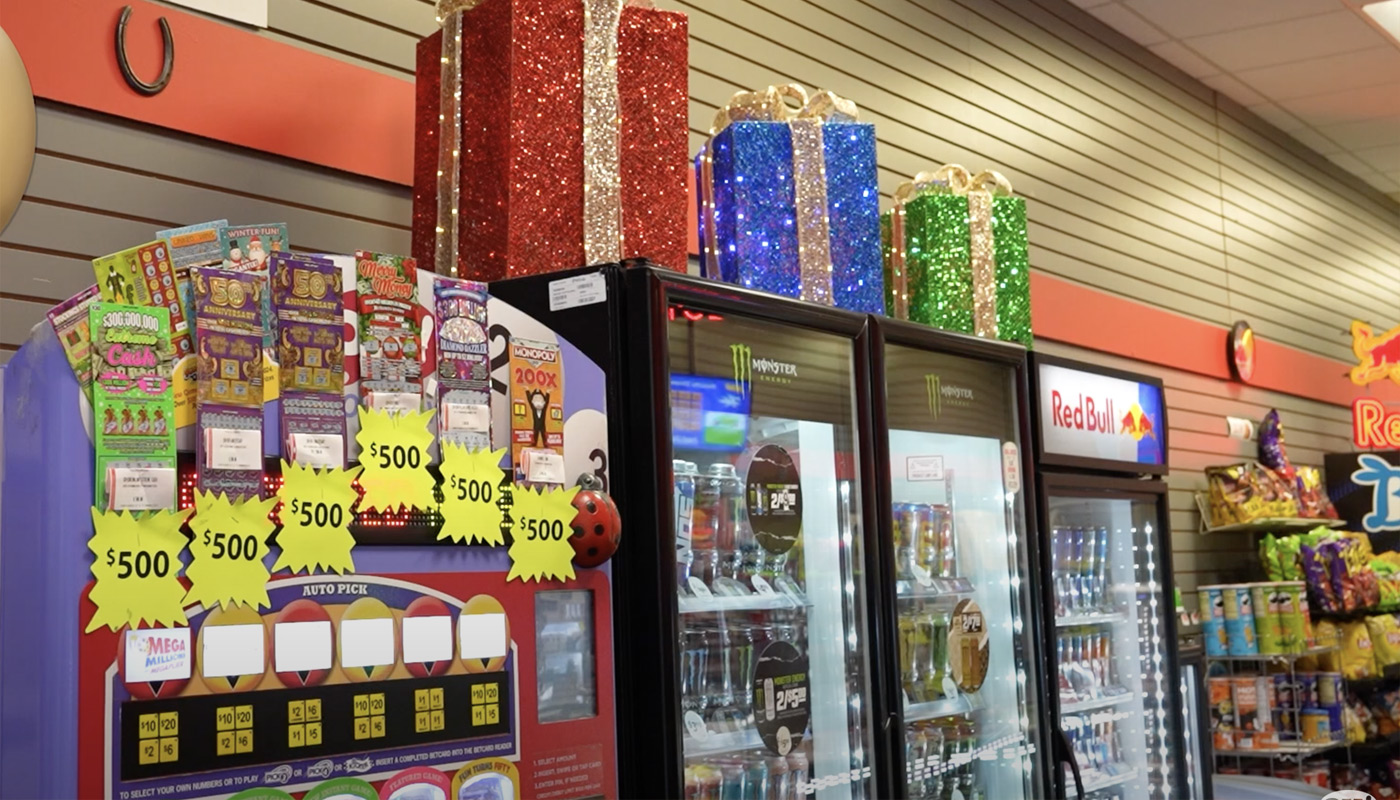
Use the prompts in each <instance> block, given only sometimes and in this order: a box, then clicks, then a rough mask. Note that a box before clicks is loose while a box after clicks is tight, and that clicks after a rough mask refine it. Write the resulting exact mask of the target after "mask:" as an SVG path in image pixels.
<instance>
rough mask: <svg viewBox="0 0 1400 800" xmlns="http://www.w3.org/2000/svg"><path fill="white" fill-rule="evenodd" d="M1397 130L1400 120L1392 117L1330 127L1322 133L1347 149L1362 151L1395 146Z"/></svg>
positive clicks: (1399, 126)
mask: <svg viewBox="0 0 1400 800" xmlns="http://www.w3.org/2000/svg"><path fill="white" fill-rule="evenodd" d="M1397 130H1400V118H1394V117H1392V118H1387V119H1367V120H1361V121H1359V122H1348V123H1344V124H1341V125H1329V126H1327V127H1326V128H1323V129H1321V133H1323V134H1325V135H1326V136H1327V138H1328V139H1331V140H1332V141H1334V142H1337V143H1338V144H1339V145H1341V146H1342V147H1344V148H1346V149H1349V150H1361V149H1364V148H1367V147H1382V146H1384V145H1388V144H1394V143H1395V132H1396V131H1397Z"/></svg>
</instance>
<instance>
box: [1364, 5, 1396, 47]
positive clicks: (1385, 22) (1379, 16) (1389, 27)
mask: <svg viewBox="0 0 1400 800" xmlns="http://www.w3.org/2000/svg"><path fill="white" fill-rule="evenodd" d="M1361 10H1362V11H1365V12H1366V13H1367V14H1369V15H1371V19H1373V20H1375V21H1376V24H1377V25H1379V26H1381V27H1382V28H1384V29H1385V32H1386V33H1388V34H1390V35H1391V36H1392V37H1394V39H1395V41H1396V42H1400V0H1381V2H1379V3H1368V4H1366V5H1364V6H1362V7H1361Z"/></svg>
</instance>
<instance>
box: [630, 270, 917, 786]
mask: <svg viewBox="0 0 1400 800" xmlns="http://www.w3.org/2000/svg"><path fill="white" fill-rule="evenodd" d="M612 274H613V276H614V278H615V279H616V290H615V291H617V296H616V297H613V298H610V300H609V306H610V307H612V308H613V310H614V311H615V312H617V311H621V312H623V315H622V317H621V318H620V319H618V320H617V323H618V324H617V325H616V326H615V328H614V330H615V332H616V335H617V337H618V338H617V351H618V352H619V353H620V354H623V355H624V356H625V357H624V358H623V359H621V361H622V362H623V365H622V367H621V368H620V370H619V374H618V375H617V381H616V383H617V385H619V386H622V387H625V392H626V394H625V397H622V398H619V400H620V402H621V404H622V407H623V408H624V413H623V415H622V416H623V418H624V419H623V429H622V430H617V431H614V433H613V441H614V443H615V446H614V447H613V454H614V462H613V465H612V474H613V480H614V484H615V489H614V493H615V496H616V495H617V494H618V493H619V492H620V493H621V494H622V495H623V496H624V497H625V502H624V503H623V505H622V513H623V520H624V523H623V524H624V527H625V531H626V532H625V534H624V538H623V545H622V548H621V550H620V551H619V554H618V556H617V557H616V558H615V559H614V567H615V572H614V580H615V585H616V589H615V590H616V591H617V592H618V596H619V598H620V599H619V601H618V603H617V608H618V612H617V614H616V615H615V617H614V623H615V629H616V630H615V633H616V641H617V643H618V644H617V646H618V658H617V661H618V672H617V675H618V678H617V680H618V686H617V697H618V701H617V715H618V719H619V721H620V726H621V731H620V736H621V747H620V752H621V756H620V759H621V763H620V764H619V774H620V776H621V782H622V796H623V797H630V798H658V797H669V798H682V797H684V798H695V799H696V800H728V799H729V798H736V799H737V798H744V799H745V800H749V799H752V800H796V799H797V798H804V797H816V798H818V799H819V800H850V799H853V798H876V797H890V796H892V793H893V791H894V789H893V786H894V784H893V781H894V772H893V769H892V768H891V767H890V766H889V765H888V764H886V763H882V759H884V760H888V759H889V747H888V745H887V743H885V742H883V741H882V737H883V736H885V735H886V733H885V732H886V731H887V730H888V726H887V725H886V721H887V720H886V717H887V715H888V714H889V713H890V711H889V710H888V709H886V708H884V707H883V703H882V702H881V700H880V698H879V697H878V696H877V695H875V694H874V693H873V691H872V687H874V686H876V685H879V683H880V682H879V681H878V680H877V678H876V675H877V673H879V672H880V671H881V670H882V669H883V668H884V667H883V665H882V664H881V663H880V661H879V658H880V655H881V653H882V651H883V649H884V648H883V647H882V642H881V641H880V638H879V636H880V632H881V630H882V629H883V626H882V625H881V624H880V623H879V620H878V617H879V613H880V612H879V605H878V603H874V602H872V598H878V597H880V595H881V592H882V586H881V584H880V577H881V576H880V572H879V570H878V568H877V567H878V563H879V561H878V559H879V556H878V554H879V548H878V546H877V545H875V544H873V542H874V539H873V531H874V530H875V528H876V524H877V523H876V515H875V508H874V506H873V504H872V503H871V502H869V500H868V498H871V497H873V496H874V491H875V490H874V470H873V448H872V435H871V423H870V419H871V417H870V410H869V406H870V397H869V386H870V381H869V364H868V353H869V349H868V342H867V337H868V324H869V323H868V318H867V317H866V316H864V315H860V314H853V313H847V312H842V311H837V310H833V309H829V308H825V307H822V306H814V305H811V304H806V303H800V302H795V301H790V300H787V299H784V298H780V297H774V296H771V295H763V294H758V293H754V292H748V291H745V290H743V289H741V288H738V287H734V286H729V285H722V284H714V283H710V282H706V281H701V280H696V279H691V278H688V277H686V276H683V275H677V274H675V273H670V272H665V271H660V270H654V269H650V268H642V269H628V270H614V271H613V273H612ZM618 444H621V447H620V448H619V447H618V446H616V445H618ZM619 456H620V457H621V458H622V459H623V460H624V461H623V462H622V463H619V461H618V460H617V459H618V457H619ZM622 476H625V478H623V477H622ZM623 480H625V482H626V485H625V487H624V486H621V485H620V483H621V481H623Z"/></svg>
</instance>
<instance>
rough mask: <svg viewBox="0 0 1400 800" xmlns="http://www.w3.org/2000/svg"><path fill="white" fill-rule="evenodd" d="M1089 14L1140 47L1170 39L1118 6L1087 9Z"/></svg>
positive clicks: (1145, 21)
mask: <svg viewBox="0 0 1400 800" xmlns="http://www.w3.org/2000/svg"><path fill="white" fill-rule="evenodd" d="M1089 13H1090V14H1093V15H1094V16H1096V17H1098V18H1099V19H1101V20H1103V21H1104V22H1106V23H1108V24H1109V25H1110V26H1112V27H1113V28H1114V29H1115V30H1117V31H1118V32H1119V33H1121V34H1123V35H1124V36H1127V37H1128V38H1129V39H1132V40H1133V41H1135V42H1137V43H1138V44H1141V45H1154V44H1160V43H1162V42H1165V41H1166V40H1167V39H1169V38H1171V37H1169V36H1167V35H1166V34H1165V33H1162V32H1161V31H1159V30H1157V29H1156V28H1154V27H1152V25H1151V24H1150V23H1149V22H1148V21H1147V20H1145V19H1143V18H1142V17H1139V16H1138V15H1137V14H1134V13H1133V12H1132V11H1130V10H1128V9H1127V8H1125V7H1124V6H1120V5H1118V4H1116V3H1115V4H1113V5H1107V6H1099V7H1097V8H1091V9H1089Z"/></svg>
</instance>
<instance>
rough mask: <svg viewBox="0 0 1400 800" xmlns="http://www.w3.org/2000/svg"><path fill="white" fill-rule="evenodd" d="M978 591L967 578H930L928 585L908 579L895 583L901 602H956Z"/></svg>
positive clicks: (896, 592)
mask: <svg viewBox="0 0 1400 800" xmlns="http://www.w3.org/2000/svg"><path fill="white" fill-rule="evenodd" d="M974 591H976V590H975V589H974V588H973V586H972V581H970V580H968V579H967V578H930V579H929V582H928V583H924V582H922V581H911V580H907V579H902V580H898V581H896V582H895V595H896V596H897V597H898V598H899V599H900V600H934V601H939V600H945V599H946V600H948V601H950V602H956V601H957V600H958V599H959V598H962V597H966V596H967V595H970V594H972V593H973V592H974Z"/></svg>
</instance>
